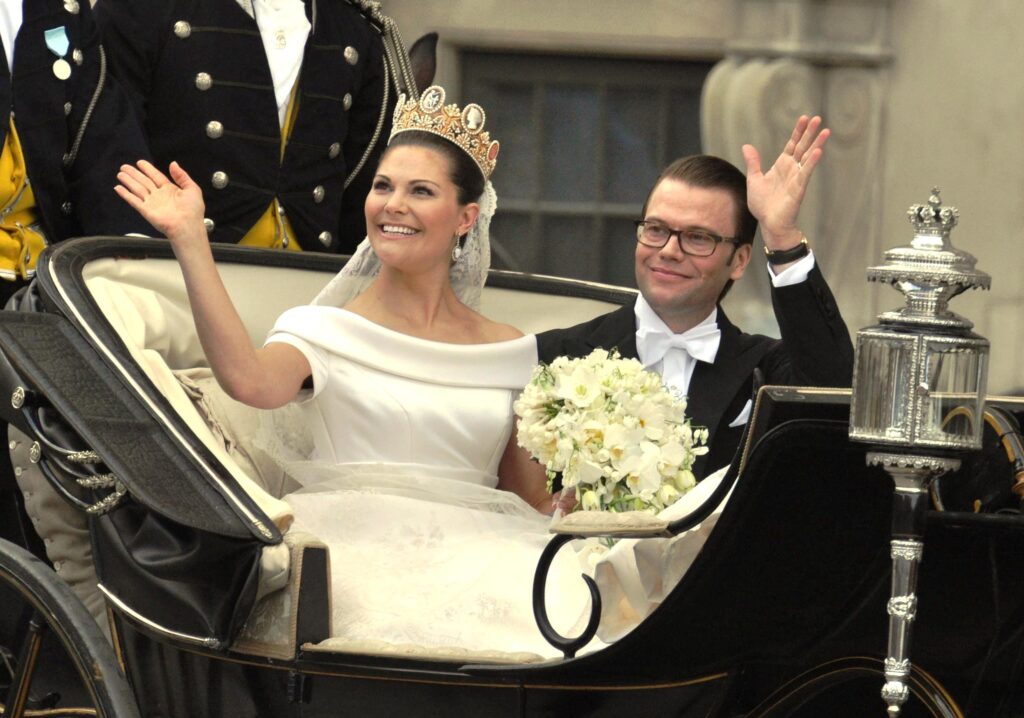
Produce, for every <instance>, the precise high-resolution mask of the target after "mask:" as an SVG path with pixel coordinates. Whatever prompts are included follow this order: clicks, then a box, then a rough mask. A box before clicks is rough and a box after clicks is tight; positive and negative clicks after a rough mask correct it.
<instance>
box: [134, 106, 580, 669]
mask: <svg viewBox="0 0 1024 718" xmlns="http://www.w3.org/2000/svg"><path fill="white" fill-rule="evenodd" d="M444 100H445V98H444V91H443V89H441V88H440V87H436V86H435V87H432V88H429V89H428V90H426V91H425V92H424V93H423V95H422V97H421V98H420V99H419V100H418V101H408V102H406V101H404V98H402V99H401V100H400V102H399V104H398V106H397V108H396V115H395V122H394V129H393V132H392V136H391V140H390V143H389V146H388V149H387V151H386V152H385V153H384V155H383V157H382V159H381V162H380V165H379V167H378V168H377V173H376V175H375V177H374V179H373V183H372V188H371V191H370V193H369V195H368V196H367V198H366V203H365V213H366V225H367V239H366V240H364V242H363V243H362V244H361V245H360V248H359V250H358V251H357V253H356V255H355V256H354V257H353V259H352V260H351V261H350V262H349V263H348V264H347V265H346V267H345V268H344V269H343V270H342V272H341V273H340V274H339V275H338V276H337V277H335V278H334V279H333V280H332V281H331V282H330V283H329V284H328V286H327V287H326V288H325V289H324V291H323V292H322V293H321V294H320V296H318V297H317V299H316V300H315V301H314V303H313V304H312V305H310V306H303V307H296V308H294V309H290V310H288V311H287V312H285V313H284V314H283V315H281V317H280V318H279V319H278V320H277V322H276V324H275V326H274V328H273V330H272V331H271V333H270V336H269V338H268V339H267V341H266V343H265V344H264V346H263V347H261V348H254V347H253V346H252V345H251V343H250V341H249V338H248V334H247V332H246V329H245V327H244V326H243V324H242V322H241V320H240V318H239V315H238V313H237V311H236V310H235V308H234V306H233V305H232V302H231V299H230V297H229V296H228V294H227V292H226V290H225V288H224V285H223V283H222V282H221V279H220V277H219V275H218V273H217V269H216V266H215V264H214V262H213V258H212V253H211V251H210V246H209V242H208V240H207V237H206V231H205V228H204V226H203V216H204V213H203V210H204V204H203V198H202V193H201V192H200V190H199V187H198V186H197V185H196V184H195V183H194V182H193V181H192V180H191V179H190V178H189V176H188V175H187V174H186V172H185V171H184V170H183V169H182V168H181V167H180V166H179V165H177V163H172V164H171V166H170V170H169V171H170V177H169V178H168V177H167V176H165V175H164V174H163V173H162V172H161V171H159V170H158V169H157V168H156V167H154V166H153V165H151V164H149V163H148V162H145V161H141V162H139V163H138V165H137V166H136V167H132V166H128V165H125V166H123V167H122V171H121V172H120V174H119V175H118V180H119V182H120V185H119V186H118V187H117V188H116V191H117V193H118V194H119V195H120V196H121V197H122V198H123V199H124V200H125V201H127V202H128V203H129V204H130V205H131V206H132V207H134V208H135V209H136V210H137V211H138V212H139V213H141V214H142V216H143V217H145V219H146V220H148V221H149V222H150V223H151V224H152V225H153V226H154V227H155V228H156V229H157V230H159V231H160V232H162V233H163V234H165V235H166V236H167V238H168V239H169V240H170V242H171V245H172V247H173V249H174V252H175V255H176V257H177V259H178V261H179V263H180V265H181V269H182V272H183V275H184V279H185V284H186V287H187V290H188V296H189V300H190V302H191V306H192V312H193V316H194V320H195V324H196V329H197V331H198V334H199V338H200V341H201V342H202V346H203V349H204V351H205V353H206V356H207V358H208V360H209V362H210V365H211V367H212V369H213V372H214V374H215V376H216V378H217V381H218V382H219V383H220V385H221V386H222V387H223V389H224V390H225V391H226V392H227V393H228V394H229V395H230V396H231V397H233V398H235V399H237V400H239V401H241V402H244V403H246V404H248V405H250V406H253V407H257V408H261V409H272V408H276V407H280V406H282V405H284V404H286V403H288V402H291V401H298V402H300V403H301V405H302V407H303V411H304V415H305V417H306V420H307V422H308V424H309V428H310V430H311V433H312V435H313V439H314V445H315V452H314V456H313V457H302V458H301V460H298V461H296V462H294V463H292V464H290V465H289V467H288V468H289V469H290V473H291V474H292V475H293V476H294V477H295V478H296V479H297V480H299V481H300V483H302V484H303V486H304V488H303V489H302V490H300V491H298V492H296V493H293V494H290V495H288V496H286V497H285V498H286V500H287V501H288V502H289V503H290V504H291V505H292V507H293V509H294V512H295V517H296V520H295V524H294V525H293V527H292V529H291V530H293V531H294V530H304V531H308V532H309V533H312V534H314V535H315V536H317V537H318V538H320V539H321V540H323V541H324V542H326V543H327V544H328V545H329V546H330V547H331V575H332V600H333V606H332V619H333V620H332V624H333V625H332V635H334V636H336V637H338V638H339V640H340V641H342V642H343V643H345V642H349V643H350V644H351V645H353V646H356V647H358V646H360V645H365V644H366V643H367V642H384V643H387V644H417V645H420V646H427V647H432V648H435V649H444V648H449V649H458V650H461V649H471V650H498V651H503V652H521V651H526V652H530V653H536V654H541V655H545V656H550V655H555V654H556V652H555V651H554V650H553V649H552V648H551V647H550V646H549V645H548V644H547V643H546V642H544V641H543V639H542V638H541V636H540V634H539V631H538V629H537V627H536V624H535V623H534V619H533V615H532V604H531V585H532V577H533V571H534V569H535V567H536V563H537V558H538V556H539V554H540V551H541V550H542V549H543V547H544V545H545V544H546V543H547V541H548V539H549V535H548V534H547V526H548V523H549V518H548V516H547V515H546V514H548V513H550V511H551V509H552V497H551V495H550V494H548V492H547V490H546V488H545V479H544V473H543V469H542V468H541V467H539V466H538V465H536V464H535V463H534V462H532V461H530V460H529V458H528V456H527V455H526V454H525V452H524V451H523V450H522V449H520V448H518V446H517V444H516V440H515V436H514V429H513V423H512V418H513V414H512V409H511V405H512V400H513V398H514V396H515V394H516V393H517V392H518V391H519V390H521V389H522V387H523V386H524V385H525V384H526V383H527V382H528V381H529V379H530V373H531V369H532V367H533V365H534V364H535V363H536V360H537V354H536V343H535V340H534V338H533V337H532V336H524V335H523V334H522V333H521V332H519V331H518V330H517V329H515V328H514V327H511V326H508V325H504V324H499V323H496V322H494V321H491V320H489V319H488V318H486V317H484V316H482V315H481V314H479V313H478V312H477V311H476V310H475V309H474V306H477V305H478V303H479V297H480V291H481V288H482V286H483V282H484V279H485V275H486V271H487V266H488V264H489V253H490V250H489V247H488V241H487V228H488V224H489V221H490V218H491V214H492V213H493V211H494V206H495V198H494V190H493V188H492V187H491V185H490V183H489V181H488V178H489V176H490V174H491V172H492V171H493V169H494V166H495V161H496V159H497V154H498V143H497V142H496V141H491V139H490V137H489V135H488V133H487V132H485V131H483V123H484V112H483V110H482V109H481V108H480V107H479V106H477V105H468V106H466V108H464V109H461V110H460V109H459V108H457V107H456V106H454V105H445V101H444ZM567 553H568V554H571V552H561V555H560V556H561V557H560V560H561V561H562V563H563V565H562V566H561V568H560V569H559V570H556V571H553V572H552V578H551V579H549V582H548V591H549V594H550V596H551V597H552V598H553V601H549V612H551V613H552V621H553V623H554V624H555V626H556V628H559V629H560V630H561V631H562V632H563V633H564V632H565V631H566V630H570V629H571V627H572V626H573V625H575V624H576V623H577V621H578V619H580V617H581V616H582V615H583V614H584V613H585V612H586V611H587V609H588V599H587V597H586V595H585V587H584V584H583V582H582V581H581V580H580V577H579V573H580V570H579V567H578V565H577V563H576V559H575V558H573V557H571V556H569V557H566V556H565V554H567ZM552 603H553V604H554V607H552V605H551V604H552Z"/></svg>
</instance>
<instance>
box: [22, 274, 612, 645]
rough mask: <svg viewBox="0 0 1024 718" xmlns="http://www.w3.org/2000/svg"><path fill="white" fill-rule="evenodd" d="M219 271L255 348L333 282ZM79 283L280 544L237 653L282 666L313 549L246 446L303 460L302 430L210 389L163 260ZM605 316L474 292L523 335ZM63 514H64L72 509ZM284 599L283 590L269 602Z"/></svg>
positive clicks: (275, 476) (276, 481) (515, 293)
mask: <svg viewBox="0 0 1024 718" xmlns="http://www.w3.org/2000/svg"><path fill="white" fill-rule="evenodd" d="M219 268H220V270H221V274H222V276H223V278H224V282H225V285H226V286H227V289H228V292H229V293H230V294H231V296H232V297H233V298H234V300H235V303H236V305H237V308H238V310H239V314H240V315H241V317H242V320H243V323H245V325H246V327H247V329H248V330H249V333H250V337H251V338H252V340H253V342H254V344H256V345H259V344H261V343H262V342H263V340H264V338H265V337H266V336H267V333H268V332H269V330H270V328H271V327H272V326H273V322H274V321H275V319H276V318H277V316H279V315H280V314H281V313H282V312H283V311H285V310H286V309H288V308H290V307H293V306H297V305H301V304H306V303H308V302H309V301H310V300H311V298H312V297H313V296H315V294H316V293H317V292H318V291H319V289H320V288H321V287H322V286H323V284H325V283H326V282H327V281H328V280H329V279H330V278H331V276H332V274H331V273H328V272H316V271H311V270H306V269H290V268H281V267H267V266H260V265H253V264H233V263H221V264H220V265H219ZM83 278H84V279H85V281H86V284H87V286H88V288H89V291H90V293H91V294H92V297H93V299H94V300H95V302H96V304H97V305H98V306H99V308H100V310H101V312H102V313H103V315H104V316H105V317H106V319H107V321H108V322H109V323H110V324H111V326H112V327H113V328H114V329H115V331H116V333H117V334H118V335H119V337H120V338H121V339H122V341H123V343H124V346H125V348H126V349H127V351H128V353H129V355H130V356H131V358H132V360H134V362H135V363H136V364H138V366H139V367H141V368H142V369H143V371H144V372H145V373H146V375H147V376H148V377H149V379H150V380H151V382H152V383H153V385H154V386H155V387H156V388H157V390H158V391H159V392H160V393H161V394H162V395H163V396H164V397H165V398H166V399H167V401H168V402H169V403H170V404H171V406H172V407H173V409H174V410H175V411H176V412H177V413H178V414H179V415H180V416H181V417H182V418H183V419H184V420H185V421H186V423H187V424H188V426H189V427H190V428H191V429H192V431H193V433H194V435H195V436H196V437H197V438H198V439H199V440H200V441H201V442H202V443H203V444H204V445H205V446H206V447H207V448H208V449H209V450H210V452H211V453H212V454H213V455H214V456H216V457H217V458H218V460H219V461H220V463H221V464H222V465H223V467H224V469H225V471H226V472H227V473H228V474H230V475H231V477H232V478H233V479H234V480H235V481H236V482H237V484H238V485H239V486H241V487H242V488H243V490H244V491H246V492H247V493H248V494H249V496H251V497H252V498H253V500H254V501H255V502H256V503H257V505H259V506H260V508H261V509H262V510H263V511H264V513H265V514H266V515H267V516H268V517H269V518H270V519H271V520H273V521H274V522H275V523H276V524H277V526H278V527H279V528H280V529H281V530H282V532H285V542H284V543H283V544H280V545H278V546H270V547H267V548H265V549H264V552H263V560H262V561H261V572H260V589H259V595H260V596H261V597H262V598H261V600H260V601H259V602H258V604H257V607H256V609H255V610H254V611H253V615H252V616H251V617H250V621H249V624H248V625H247V626H246V628H245V629H243V632H242V635H241V637H240V638H239V642H238V643H239V645H238V646H236V649H240V650H250V651H253V652H257V653H264V654H269V655H274V656H275V657H288V656H289V655H290V654H293V653H294V650H295V643H294V641H290V638H291V639H293V638H294V635H295V634H294V628H295V625H294V622H295V614H294V607H295V605H296V604H297V603H298V601H295V600H291V598H294V597H289V594H290V593H292V592H293V591H297V590H298V582H297V577H296V575H295V571H294V570H291V569H295V568H298V567H299V565H298V564H297V560H298V559H299V558H301V555H302V552H303V550H304V548H305V547H308V546H316V545H318V544H317V540H316V537H312V536H308V535H302V536H296V535H294V534H289V533H287V529H288V527H289V525H290V523H291V518H292V515H291V509H290V507H289V506H288V505H287V503H285V502H283V501H281V500H280V497H281V496H283V495H285V494H287V493H288V492H289V491H292V490H293V489H295V488H296V484H294V482H292V481H291V480H290V479H289V478H288V477H287V476H286V475H285V473H284V472H283V471H282V470H281V468H280V467H279V466H278V465H277V464H276V463H275V462H274V460H273V459H272V458H271V457H270V456H269V455H268V454H267V452H266V450H265V447H264V446H261V445H260V444H259V443H258V442H256V441H254V440H253V437H257V436H260V435H261V434H262V435H263V436H266V435H267V432H266V426H267V425H268V424H269V425H270V426H272V427H273V433H274V434H275V435H277V436H279V438H280V439H281V441H282V443H283V444H284V445H286V446H287V447H288V448H289V449H290V450H291V451H292V452H295V453H298V454H300V455H309V453H310V450H311V448H312V447H311V441H310V438H309V435H308V433H306V432H304V431H302V430H301V427H303V425H304V422H303V420H302V419H301V417H300V416H299V414H298V411H299V409H298V407H297V406H295V405H288V406H285V407H281V408H280V409H277V410H274V411H271V412H266V411H261V410H258V409H253V408H251V407H248V406H245V405H242V404H240V403H238V402H236V401H234V400H232V399H231V398H229V397H228V396H227V395H226V394H225V393H224V392H223V391H222V390H221V389H220V387H219V386H218V385H217V383H216V380H215V379H214V378H213V376H212V372H211V371H210V369H209V367H208V366H207V364H206V361H205V357H204V355H203V352H202V348H201V346H200V344H199V341H198V338H197V336H196V334H195V329H194V325H193V322H192V318H191V314H190V311H189V305H188V299H187V295H186V292H185V289H184V285H183V283H182V280H181V273H180V270H179V269H178V266H177V264H176V263H175V262H174V261H173V260H169V259H166V260H165V259H156V258H148V259H146V260H145V261H142V262H140V261H133V260H122V259H117V258H107V259H100V260H95V261H92V262H90V263H89V264H88V265H87V266H86V267H85V268H84V269H83ZM615 306H617V305H613V304H611V303H608V302H604V301H599V300H594V299H585V298H580V297H564V296H553V295H549V294H544V293H542V292H539V291H519V290H515V289H503V288H488V289H486V290H485V292H484V298H483V306H482V311H483V312H484V313H485V314H487V315H489V316H491V317H493V318H494V319H496V320H497V321H502V322H506V323H510V324H514V325H516V326H519V327H520V328H521V329H522V330H523V331H526V332H537V331H542V330H544V329H548V328H552V327H558V326H568V325H571V324H575V323H577V322H580V321H585V320H588V319H590V318H592V317H593V316H596V315H597V314H599V313H602V312H605V311H609V310H610V309H613V308H614V307H615ZM261 427H262V428H261ZM68 511H69V512H71V513H72V514H73V513H74V512H73V511H72V510H71V509H70V508H69V509H68ZM74 519H75V520H77V521H78V522H82V517H80V516H77V515H75V516H74ZM37 528H39V529H40V531H41V533H45V532H46V527H45V526H40V525H39V524H38V523H37ZM51 560H55V561H56V560H66V557H65V558H61V559H57V558H55V557H54V556H51ZM88 568H89V574H90V576H91V585H89V581H88V579H86V580H85V581H83V583H85V584H86V587H87V588H88V589H90V590H92V591H95V573H94V572H93V571H92V569H91V566H89V567H88ZM290 572H291V580H289V573H290ZM79 573H81V572H79ZM76 575H77V574H76ZM282 587H285V588H286V589H287V590H284V591H280V590H278V589H281V588H282ZM289 606H290V607H291V608H290V609H289ZM307 648H309V649H310V650H327V651H332V652H337V651H342V652H358V653H366V652H370V653H379V654H386V655H412V654H416V655H420V656H421V657H426V658H429V657H435V658H438V659H443V660H451V659H452V658H453V657H454V656H452V655H450V653H451V652H450V651H446V652H445V654H444V655H437V656H432V654H431V651H430V649H429V648H426V647H410V646H386V645H382V646H365V645H354V644H350V643H346V642H345V639H344V637H334V638H332V639H330V641H329V642H325V643H323V644H322V645H320V646H319V647H317V646H312V645H310V646H307ZM461 657H462V658H467V659H469V658H472V659H473V660H479V661H481V662H482V661H488V662H490V661H497V662H503V663H508V662H516V663H523V662H532V661H535V660H538V659H539V657H538V656H533V655H518V654H515V655H509V654H500V655H498V654H495V655H473V656H469V655H466V656H461Z"/></svg>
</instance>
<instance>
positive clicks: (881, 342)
mask: <svg viewBox="0 0 1024 718" xmlns="http://www.w3.org/2000/svg"><path fill="white" fill-rule="evenodd" d="M915 343H916V342H915V338H914V337H913V336H900V335H897V334H892V333H883V332H877V333H872V332H869V331H867V330H865V331H862V332H860V333H859V334H858V335H857V359H856V365H855V367H854V377H853V400H852V404H851V406H850V435H851V436H852V437H853V438H856V439H861V440H865V441H880V442H886V443H897V444H905V443H906V442H907V441H908V440H909V438H910V419H909V417H910V410H911V406H912V399H911V397H910V396H909V394H910V391H911V389H912V382H913V378H914V354H915V352H914V345H915Z"/></svg>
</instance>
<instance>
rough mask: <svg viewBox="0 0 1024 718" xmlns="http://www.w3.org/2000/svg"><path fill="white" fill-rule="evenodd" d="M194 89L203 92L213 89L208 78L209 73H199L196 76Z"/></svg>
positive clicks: (211, 82) (210, 78)
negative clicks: (196, 88)
mask: <svg viewBox="0 0 1024 718" xmlns="http://www.w3.org/2000/svg"><path fill="white" fill-rule="evenodd" d="M196 87H198V88H199V89H200V90H204V91H205V90H209V89H210V88H211V87H213V78H212V77H210V73H208V72H200V73H199V74H198V75H196Z"/></svg>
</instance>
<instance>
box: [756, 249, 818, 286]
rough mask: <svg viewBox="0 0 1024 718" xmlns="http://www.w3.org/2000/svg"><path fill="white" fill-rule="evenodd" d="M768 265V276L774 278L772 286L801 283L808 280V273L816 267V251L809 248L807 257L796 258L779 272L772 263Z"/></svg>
mask: <svg viewBox="0 0 1024 718" xmlns="http://www.w3.org/2000/svg"><path fill="white" fill-rule="evenodd" d="M767 266H768V276H769V277H771V278H772V286H773V287H775V288H776V289H778V288H779V287H788V286H790V285H793V284H800V282H806V281H807V275H808V274H810V273H811V270H812V269H814V251H813V250H808V252H807V256H806V257H801V258H800V259H798V260H796V261H795V262H793V264H792V265H791V266H789V267H786V268H785V269H783V270H782V271H781V272H779V273H778V274H776V273H775V270H774V269H772V265H770V264H769V265H767Z"/></svg>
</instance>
